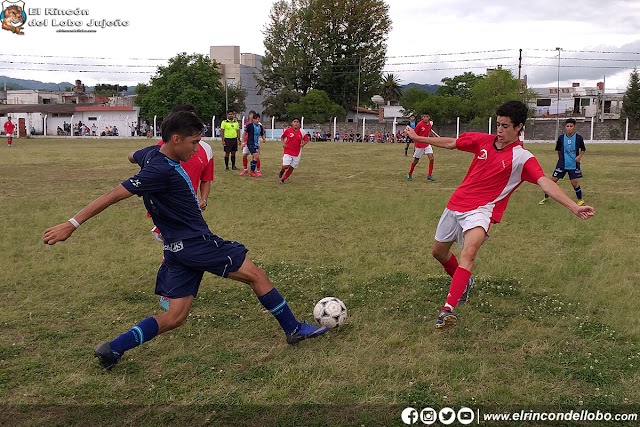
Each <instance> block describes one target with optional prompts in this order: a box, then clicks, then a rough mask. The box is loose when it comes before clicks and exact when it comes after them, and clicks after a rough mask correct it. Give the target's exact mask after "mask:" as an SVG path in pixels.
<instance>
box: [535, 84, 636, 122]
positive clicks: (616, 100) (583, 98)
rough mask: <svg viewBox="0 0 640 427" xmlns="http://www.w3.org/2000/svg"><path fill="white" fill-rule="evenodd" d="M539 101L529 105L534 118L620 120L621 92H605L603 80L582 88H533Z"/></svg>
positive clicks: (577, 85) (576, 85)
mask: <svg viewBox="0 0 640 427" xmlns="http://www.w3.org/2000/svg"><path fill="white" fill-rule="evenodd" d="M532 90H533V91H534V92H535V93H536V94H537V96H536V100H535V101H534V102H533V103H531V104H530V105H529V107H530V108H531V110H532V111H533V112H534V117H556V116H557V115H561V116H562V117H585V118H586V117H598V118H600V119H619V118H620V112H621V110H622V98H623V96H624V94H621V93H606V92H605V88H604V83H603V82H599V83H598V84H597V86H596V87H581V86H580V83H573V84H572V85H571V86H570V87H560V93H559V94H558V88H557V87H545V88H532Z"/></svg>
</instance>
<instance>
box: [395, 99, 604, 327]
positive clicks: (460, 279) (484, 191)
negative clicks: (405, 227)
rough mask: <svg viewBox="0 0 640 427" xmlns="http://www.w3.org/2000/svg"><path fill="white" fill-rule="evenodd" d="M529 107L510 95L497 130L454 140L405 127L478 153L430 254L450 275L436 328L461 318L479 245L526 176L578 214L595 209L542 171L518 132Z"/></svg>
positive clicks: (449, 146) (433, 140)
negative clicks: (455, 245)
mask: <svg viewBox="0 0 640 427" xmlns="http://www.w3.org/2000/svg"><path fill="white" fill-rule="evenodd" d="M527 111H528V110H527V106H526V105H525V104H523V103H522V102H520V101H508V102H506V103H504V104H503V105H501V106H500V107H498V109H497V111H496V114H497V116H498V117H497V121H496V122H497V127H498V132H497V133H498V134H497V135H487V134H483V133H475V132H468V133H464V134H462V135H460V137H459V138H458V139H457V140H456V139H455V138H434V137H430V138H429V137H423V136H418V135H417V134H416V133H415V132H414V131H413V130H412V129H410V128H409V127H407V129H406V132H407V133H408V134H409V136H410V137H411V138H412V139H413V140H414V141H421V142H425V143H430V144H432V145H435V146H436V147H442V148H447V149H449V150H453V149H458V150H461V151H468V152H471V153H473V154H474V159H473V161H472V162H471V165H470V166H469V171H468V172H467V175H466V176H465V177H464V180H463V181H462V184H460V186H459V187H458V188H457V189H456V190H455V192H454V193H453V195H452V196H451V199H449V203H447V207H446V208H445V210H444V212H443V214H442V216H441V218H440V222H439V223H438V228H437V229H436V236H435V242H434V244H433V249H432V254H433V256H434V257H435V258H436V259H437V260H438V261H439V262H440V263H441V264H442V266H443V267H444V269H445V271H446V272H447V273H448V274H449V275H450V276H451V285H450V287H449V294H448V295H447V299H446V303H445V305H444V307H442V311H441V312H440V314H439V315H438V318H437V319H436V328H446V327H450V326H455V325H456V324H457V322H458V317H457V316H456V315H455V314H454V313H453V309H454V308H455V307H456V305H457V304H459V303H464V302H466V300H467V298H468V295H469V291H470V290H471V287H472V284H473V279H472V278H471V269H472V267H473V263H474V260H475V259H476V256H477V254H478V251H479V250H480V246H482V244H483V243H484V241H485V239H486V238H487V236H488V233H489V227H490V226H491V224H493V223H498V222H500V220H501V219H502V214H503V213H504V211H505V209H506V207H507V203H508V201H509V197H510V196H511V194H512V193H513V191H514V190H515V189H516V188H518V186H519V185H520V184H521V183H522V182H523V181H528V182H531V183H534V184H538V185H539V186H540V188H542V190H543V191H544V192H545V193H546V194H548V195H549V196H551V198H552V199H554V200H555V201H557V202H558V203H560V204H561V205H563V206H565V207H566V208H567V209H569V210H570V211H571V212H573V214H574V215H576V216H577V217H578V218H580V219H588V218H590V217H592V216H593V215H594V213H595V211H594V209H593V208H592V207H591V206H586V205H585V206H578V205H577V204H576V203H575V202H574V201H573V200H571V198H570V197H569V196H567V195H566V194H565V193H564V191H562V189H561V188H560V187H559V186H558V184H556V183H555V182H553V181H552V180H551V179H549V178H547V177H546V176H544V172H543V171H542V168H541V167H540V164H539V163H538V161H537V160H536V158H535V157H534V156H533V154H531V153H530V152H529V151H527V150H525V149H524V148H523V147H522V142H520V140H519V138H518V135H519V134H520V131H521V130H522V128H523V126H524V122H525V120H527ZM454 242H457V243H458V245H459V246H460V247H461V248H462V251H461V253H460V262H459V263H458V260H457V259H456V257H455V255H454V254H453V252H451V246H452V245H453V243H454Z"/></svg>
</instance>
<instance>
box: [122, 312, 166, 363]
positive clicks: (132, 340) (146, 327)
mask: <svg viewBox="0 0 640 427" xmlns="http://www.w3.org/2000/svg"><path fill="white" fill-rule="evenodd" d="M156 335H158V322H157V321H156V319H154V318H153V317H147V318H146V319H144V320H142V321H141V322H140V323H138V324H137V325H136V326H134V327H133V328H131V329H130V330H129V331H128V332H125V333H124V334H122V335H120V336H119V337H117V338H116V339H114V340H113V341H111V343H110V344H111V350H113V351H114V352H116V353H118V354H119V355H122V354H123V353H124V352H125V351H127V350H131V349H132V348H134V347H137V346H139V345H140V344H142V343H143V342H146V341H149V340H151V339H152V338H153V337H155V336H156Z"/></svg>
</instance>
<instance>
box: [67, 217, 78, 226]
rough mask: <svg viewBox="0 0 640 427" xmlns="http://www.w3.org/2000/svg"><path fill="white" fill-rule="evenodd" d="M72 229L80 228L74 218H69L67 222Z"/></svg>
mask: <svg viewBox="0 0 640 427" xmlns="http://www.w3.org/2000/svg"><path fill="white" fill-rule="evenodd" d="M68 221H69V222H70V223H71V225H73V227H74V228H78V227H80V223H79V222H78V221H77V220H76V219H75V218H69V220H68Z"/></svg>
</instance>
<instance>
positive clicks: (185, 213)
mask: <svg viewBox="0 0 640 427" xmlns="http://www.w3.org/2000/svg"><path fill="white" fill-rule="evenodd" d="M133 159H134V160H135V161H136V163H138V165H140V167H141V169H140V172H138V173H137V174H136V175H134V176H133V177H131V178H129V179H127V180H126V181H123V182H122V185H123V186H124V188H126V189H127V190H128V191H129V192H131V193H133V194H135V195H136V196H141V197H142V200H143V201H144V206H145V207H146V208H147V212H149V214H150V215H151V218H152V219H153V223H154V224H155V225H156V227H158V229H160V232H161V233H162V237H164V240H165V242H166V243H172V242H177V241H179V240H184V239H189V238H192V237H197V236H202V235H207V234H211V231H209V227H208V226H207V223H206V222H205V220H204V218H203V217H202V211H201V210H200V204H199V202H198V198H197V196H196V193H195V191H194V189H193V186H192V185H191V180H190V179H189V176H188V175H187V173H186V172H185V171H184V169H183V168H182V166H180V162H175V161H173V160H171V159H170V158H168V157H167V156H165V155H164V154H162V153H161V152H160V146H158V145H153V146H151V147H147V148H143V149H141V150H138V151H136V152H135V153H134V154H133Z"/></svg>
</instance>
